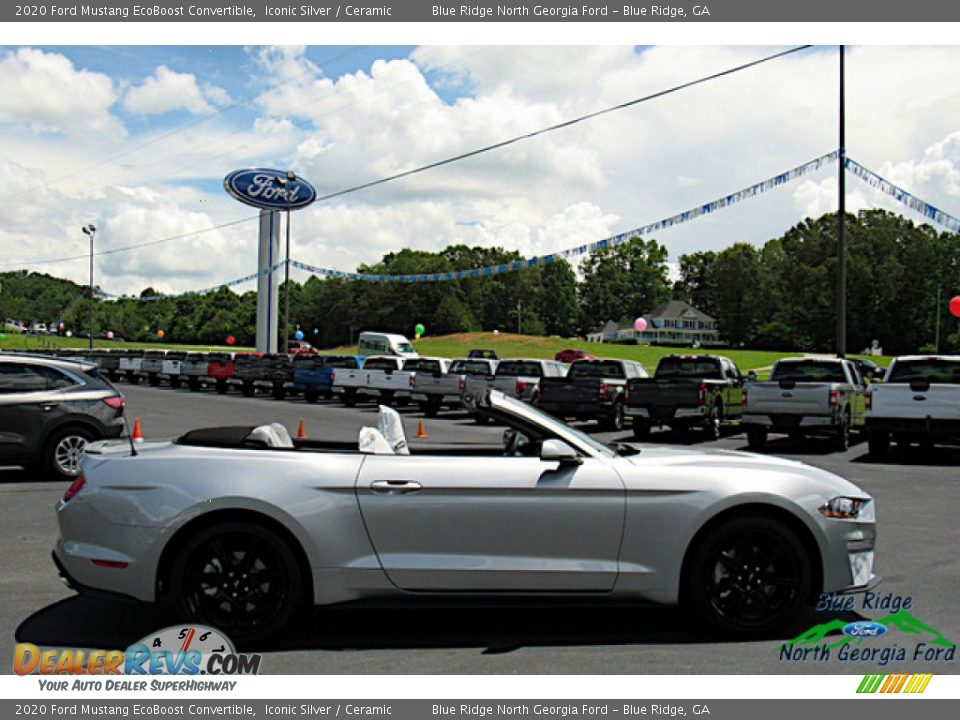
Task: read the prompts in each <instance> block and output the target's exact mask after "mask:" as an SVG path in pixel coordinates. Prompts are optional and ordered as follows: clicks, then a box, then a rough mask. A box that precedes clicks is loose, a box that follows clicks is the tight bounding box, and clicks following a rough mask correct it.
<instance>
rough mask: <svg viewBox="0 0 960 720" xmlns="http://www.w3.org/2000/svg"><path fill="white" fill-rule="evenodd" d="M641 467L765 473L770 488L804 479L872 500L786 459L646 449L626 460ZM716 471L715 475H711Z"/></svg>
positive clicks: (832, 476) (848, 484) (726, 474)
mask: <svg viewBox="0 0 960 720" xmlns="http://www.w3.org/2000/svg"><path fill="white" fill-rule="evenodd" d="M623 459H624V460H626V461H628V462H629V463H630V464H631V465H633V466H636V467H638V468H649V469H652V468H658V467H659V468H676V469H677V470H680V471H682V470H683V469H684V468H687V467H689V468H690V469H691V470H694V471H696V473H697V475H699V476H703V477H710V476H711V475H715V476H718V477H719V476H724V477H727V478H740V477H745V476H747V475H755V474H758V473H760V474H763V478H764V480H763V482H764V483H765V484H766V485H767V489H772V488H774V487H776V485H777V484H778V483H779V482H787V481H790V480H795V479H797V478H803V479H805V480H807V481H812V482H814V483H816V484H819V485H822V486H823V490H824V492H829V493H832V494H835V495H844V496H854V497H870V495H869V493H866V492H864V491H863V490H862V489H861V488H859V487H858V486H857V485H855V484H854V483H852V482H850V481H849V480H847V479H845V478H843V477H840V476H839V475H836V474H834V473H832V472H830V471H828V470H823V469H821V468H818V467H814V466H813V465H808V464H806V463H802V462H799V461H797V460H788V459H786V458H780V457H771V456H769V455H758V454H756V453H749V452H741V451H739V450H720V449H709V450H699V449H692V448H687V447H681V448H675V447H644V448H643V450H642V452H640V453H639V454H638V455H631V456H629V457H625V458H623ZM711 471H713V472H711Z"/></svg>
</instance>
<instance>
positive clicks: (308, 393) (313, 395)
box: [303, 388, 320, 405]
mask: <svg viewBox="0 0 960 720" xmlns="http://www.w3.org/2000/svg"><path fill="white" fill-rule="evenodd" d="M303 399H304V400H306V401H307V402H308V403H310V404H311V405H312V404H313V403H315V402H316V401H317V400H319V399H320V393H319V392H318V391H316V390H312V389H310V388H307V389H306V390H304V391H303Z"/></svg>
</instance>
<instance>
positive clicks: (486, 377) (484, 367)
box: [450, 357, 500, 399]
mask: <svg viewBox="0 0 960 720" xmlns="http://www.w3.org/2000/svg"><path fill="white" fill-rule="evenodd" d="M499 364H500V361H499V360H493V359H490V358H471V357H466V358H457V359H456V360H454V361H453V362H452V363H450V373H451V374H453V375H459V376H461V377H462V378H463V388H462V389H461V391H460V397H461V399H462V398H463V396H464V395H467V394H470V395H473V396H477V395H479V393H481V392H483V391H484V390H486V389H487V388H488V387H492V386H493V381H494V378H495V373H496V372H497V365H499Z"/></svg>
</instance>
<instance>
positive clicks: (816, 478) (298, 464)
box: [56, 393, 874, 604]
mask: <svg viewBox="0 0 960 720" xmlns="http://www.w3.org/2000/svg"><path fill="white" fill-rule="evenodd" d="M491 399H492V403H493V404H495V406H496V407H497V408H499V409H501V410H503V411H506V412H509V413H511V414H513V415H514V416H515V417H517V418H518V419H522V420H524V421H526V422H531V423H536V424H537V425H540V426H541V427H544V428H546V429H548V430H549V431H551V432H552V434H553V435H554V436H556V437H558V438H559V439H561V440H564V441H565V442H567V443H568V444H570V445H571V446H572V447H574V448H576V449H577V450H578V451H579V452H580V454H581V455H582V456H583V459H584V462H583V464H582V465H579V466H575V467H574V468H560V467H559V465H558V463H556V462H543V461H541V460H540V459H539V458H527V457H509V458H508V457H457V456H455V455H454V454H451V455H450V456H424V455H419V456H418V455H411V456H399V455H396V456H364V455H360V454H346V453H341V454H332V453H305V452H296V451H284V450H252V449H251V450H246V449H244V450H230V449H218V448H202V447H188V446H182V445H177V444H173V443H166V442H163V443H147V444H144V445H143V446H141V447H140V449H139V454H138V455H137V456H136V457H130V456H129V455H130V453H129V448H128V447H126V446H124V445H123V444H122V443H117V442H116V441H115V442H114V443H112V444H111V443H99V444H96V445H95V446H94V447H93V453H92V454H88V455H87V456H86V458H85V460H84V461H83V466H82V467H83V472H84V474H85V476H86V477H87V479H88V482H87V485H86V487H85V488H84V489H83V490H81V491H80V493H79V494H78V495H77V496H76V497H74V498H73V499H72V500H71V501H69V502H67V503H60V505H59V506H58V513H57V514H58V520H59V523H60V530H61V540H60V541H59V542H58V544H57V547H56V553H57V555H58V557H59V559H60V561H61V562H62V563H63V564H64V566H65V567H66V569H67V570H68V572H69V573H70V574H71V575H72V576H73V577H74V578H75V579H76V580H77V581H78V582H79V583H80V584H82V585H86V586H89V587H94V588H100V589H104V590H109V591H114V592H120V593H124V594H127V595H131V596H133V597H136V598H138V599H141V600H146V601H149V600H153V599H155V596H156V587H157V571H158V563H159V560H160V556H161V552H162V549H163V547H164V545H165V544H166V543H167V542H168V541H169V540H170V538H171V537H172V536H173V535H174V534H175V533H176V531H177V530H179V529H180V528H182V527H183V526H184V525H185V524H187V523H188V522H190V521H191V520H193V519H195V518H197V517H199V516H201V515H204V514H206V513H210V512H215V511H217V510H221V509H245V510H250V511H253V512H258V513H262V514H263V515H266V516H268V517H269V518H272V519H273V520H275V521H277V522H279V523H281V524H283V526H284V527H286V528H287V529H288V530H289V531H290V532H291V533H292V535H293V536H294V537H295V538H296V540H297V542H298V543H299V545H300V546H301V547H302V549H303V552H304V554H305V556H306V557H307V561H308V563H309V566H310V568H311V571H312V575H313V581H314V600H315V602H316V603H318V604H324V603H335V602H341V601H346V600H353V599H358V598H364V597H378V596H379V597H383V596H390V595H398V594H408V593H409V592H411V591H418V590H419V591H423V592H427V593H429V592H436V591H438V590H444V591H448V592H449V591H451V590H455V591H484V592H486V593H490V592H491V591H497V590H499V591H502V592H504V593H515V592H518V591H524V592H531V591H532V592H536V591H553V592H560V593H568V594H582V593H596V592H610V591H612V592H613V594H616V595H620V596H623V597H635V598H643V599H647V600H652V601H656V602H667V603H672V602H675V601H676V600H677V597H678V587H679V578H680V570H681V565H682V560H683V557H684V554H685V553H686V550H687V548H688V547H689V545H690V542H691V540H692V539H693V537H694V536H695V534H696V533H697V531H698V530H699V529H700V528H702V527H703V525H704V524H705V523H706V522H708V521H709V520H710V519H711V518H713V517H715V516H716V515H717V514H718V513H721V512H723V511H724V510H727V509H730V508H733V507H736V506H738V505H743V504H754V503H761V504H764V505H766V506H772V507H775V508H778V509H780V510H781V511H784V512H787V513H790V514H791V516H792V517H794V518H796V519H797V520H799V521H800V522H802V523H803V525H804V526H805V527H807V528H808V529H809V531H810V534H811V536H812V537H813V538H814V540H815V542H816V544H817V546H818V548H819V552H820V555H821V559H822V574H823V579H824V590H827V591H833V590H836V591H841V590H844V589H848V588H850V586H851V585H852V573H851V566H850V562H851V561H850V553H851V552H853V551H854V550H857V549H859V550H863V549H872V547H873V538H874V523H873V522H859V521H842V520H831V519H828V518H826V517H824V516H823V515H821V514H820V513H819V512H818V511H817V509H818V508H819V507H821V506H822V505H823V504H824V503H825V502H826V501H827V500H829V499H830V498H832V497H836V496H851V497H860V498H868V497H869V496H868V495H867V494H866V493H864V492H863V491H862V490H860V489H859V488H857V487H856V486H855V485H853V484H852V483H849V482H847V481H846V480H844V479H842V478H840V477H838V476H836V475H833V474H831V473H828V472H826V471H823V470H819V469H817V468H813V467H810V466H807V465H804V464H801V463H797V462H793V461H788V460H781V459H774V458H769V457H765V456H756V455H751V454H747V453H739V452H723V451H716V452H703V451H698V450H691V449H689V448H674V449H670V448H644V449H643V451H642V452H641V453H640V454H639V455H635V456H631V457H620V456H616V455H614V454H613V453H612V452H610V451H608V450H605V449H604V448H603V447H601V446H599V445H598V444H597V443H595V441H593V440H591V439H590V438H588V437H586V436H584V435H581V434H580V433H578V432H577V431H575V430H573V429H572V428H569V427H567V426H566V425H564V424H562V423H559V422H558V421H555V420H553V419H552V418H549V417H547V416H545V415H543V414H542V413H539V412H538V411H537V410H535V409H534V408H531V407H529V406H527V405H524V404H522V403H520V402H518V401H515V400H511V399H509V398H506V397H504V396H503V395H501V394H499V393H491ZM384 480H400V481H413V482H418V483H420V485H421V489H420V491H419V492H415V493H391V492H388V493H387V494H385V495H374V494H373V491H372V489H371V488H370V484H371V483H373V482H375V481H384ZM375 546H376V548H375ZM378 551H379V556H378V554H377V553H378ZM93 559H107V560H109V559H116V560H122V561H124V562H129V563H130V565H129V566H128V567H127V568H125V569H114V568H103V567H97V566H94V565H93V564H92V562H91V560H93Z"/></svg>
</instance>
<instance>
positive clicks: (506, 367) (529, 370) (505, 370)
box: [497, 360, 543, 377]
mask: <svg viewBox="0 0 960 720" xmlns="http://www.w3.org/2000/svg"><path fill="white" fill-rule="evenodd" d="M541 375H543V369H542V368H541V367H540V363H538V362H536V361H534V360H504V361H503V362H501V363H500V364H499V365H498V366H497V377H501V376H504V377H521V376H523V377H540V376H541Z"/></svg>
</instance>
